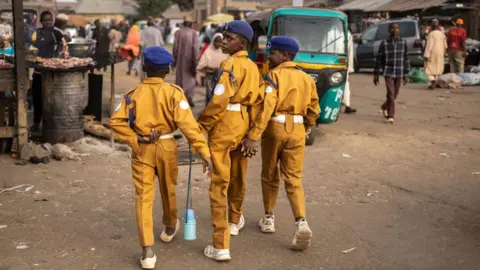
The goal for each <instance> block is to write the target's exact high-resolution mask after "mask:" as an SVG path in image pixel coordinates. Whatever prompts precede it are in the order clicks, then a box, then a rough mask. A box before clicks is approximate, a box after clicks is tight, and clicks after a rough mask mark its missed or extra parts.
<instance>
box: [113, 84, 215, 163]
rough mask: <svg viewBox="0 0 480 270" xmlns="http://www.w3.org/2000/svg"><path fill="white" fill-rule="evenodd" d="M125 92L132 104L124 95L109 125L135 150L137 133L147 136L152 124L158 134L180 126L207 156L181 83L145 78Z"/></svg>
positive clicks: (192, 142)
mask: <svg viewBox="0 0 480 270" xmlns="http://www.w3.org/2000/svg"><path fill="white" fill-rule="evenodd" d="M126 95H128V96H129V98H130V100H131V105H130V106H127V104H126V99H125V98H123V99H122V102H121V104H120V105H119V106H118V107H117V108H116V110H115V112H114V114H113V116H112V119H111V120H110V125H111V127H112V129H113V130H114V131H115V133H116V134H117V135H118V137H119V138H120V140H122V141H123V142H125V143H127V144H128V145H129V146H130V147H132V148H133V149H134V150H136V149H138V141H137V134H138V135H140V136H149V135H150V132H151V130H152V128H153V129H154V130H155V131H157V132H159V133H160V135H166V134H170V133H172V132H174V131H175V130H177V129H178V128H180V130H181V131H182V133H183V134H184V135H185V136H186V137H187V139H188V141H189V142H190V143H191V145H192V147H193V149H194V150H195V152H197V153H199V154H200V155H201V156H202V158H207V157H210V151H209V149H208V146H207V141H206V139H205V136H204V135H203V134H202V133H201V131H200V128H199V127H198V124H197V122H196V121H195V118H194V117H193V114H192V111H191V110H190V106H189V105H188V102H187V99H186V97H185V95H184V93H183V90H182V89H181V88H180V87H178V86H176V85H172V84H169V83H166V82H164V80H163V79H161V78H146V79H145V80H144V81H143V83H142V84H140V85H139V86H138V87H137V88H135V89H134V90H131V91H130V92H128V93H127V94H126ZM129 107H131V108H133V111H134V115H135V123H134V126H133V129H132V128H130V126H129V123H128V120H129Z"/></svg>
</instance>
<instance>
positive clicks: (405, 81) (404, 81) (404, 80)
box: [403, 75, 408, 85]
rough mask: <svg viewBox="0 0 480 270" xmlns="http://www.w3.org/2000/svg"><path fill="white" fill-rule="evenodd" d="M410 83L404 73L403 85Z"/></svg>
mask: <svg viewBox="0 0 480 270" xmlns="http://www.w3.org/2000/svg"><path fill="white" fill-rule="evenodd" d="M407 83H408V76H407V75H404V76H403V85H406V84H407Z"/></svg>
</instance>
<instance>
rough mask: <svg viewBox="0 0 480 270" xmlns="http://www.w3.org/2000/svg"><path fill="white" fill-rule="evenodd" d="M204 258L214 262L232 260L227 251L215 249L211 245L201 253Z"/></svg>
mask: <svg viewBox="0 0 480 270" xmlns="http://www.w3.org/2000/svg"><path fill="white" fill-rule="evenodd" d="M203 254H205V256H207V257H208V258H210V259H214V260H215V261H229V260H231V259H232V258H231V257H230V250H229V249H216V248H214V247H213V246H211V245H208V246H207V247H206V248H205V251H204V252H203Z"/></svg>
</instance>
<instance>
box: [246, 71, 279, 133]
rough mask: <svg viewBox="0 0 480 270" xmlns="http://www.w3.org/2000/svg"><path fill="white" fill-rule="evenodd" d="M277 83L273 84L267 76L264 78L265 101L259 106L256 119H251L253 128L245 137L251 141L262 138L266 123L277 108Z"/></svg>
mask: <svg viewBox="0 0 480 270" xmlns="http://www.w3.org/2000/svg"><path fill="white" fill-rule="evenodd" d="M277 85H278V83H277V82H275V81H274V80H273V79H272V78H271V77H269V76H268V75H267V76H266V82H265V99H264V101H263V104H261V106H262V107H261V111H260V113H259V114H258V116H257V117H256V118H252V119H253V127H252V128H251V129H250V131H249V132H248V135H247V137H248V138H249V139H251V140H253V141H258V140H259V139H260V137H261V136H262V134H263V132H264V131H265V128H266V127H267V124H268V121H270V118H271V117H272V114H273V111H274V110H275V107H276V106H277V100H278V94H277V93H278V89H277Z"/></svg>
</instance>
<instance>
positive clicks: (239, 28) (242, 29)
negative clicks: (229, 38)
mask: <svg viewBox="0 0 480 270" xmlns="http://www.w3.org/2000/svg"><path fill="white" fill-rule="evenodd" d="M225 31H227V32H230V33H234V34H237V35H240V36H242V37H244V38H246V39H247V40H248V42H252V39H253V29H252V27H251V26H250V24H248V23H246V22H244V21H240V20H236V21H231V22H229V23H227V25H226V26H225Z"/></svg>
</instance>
